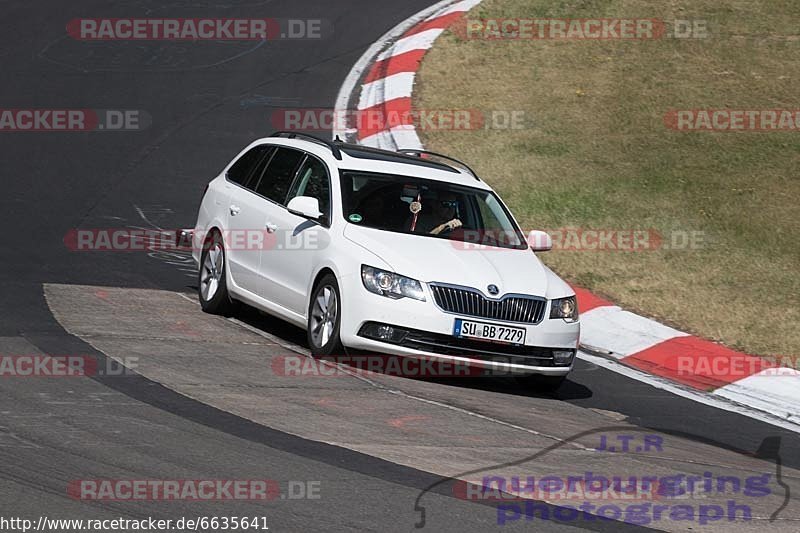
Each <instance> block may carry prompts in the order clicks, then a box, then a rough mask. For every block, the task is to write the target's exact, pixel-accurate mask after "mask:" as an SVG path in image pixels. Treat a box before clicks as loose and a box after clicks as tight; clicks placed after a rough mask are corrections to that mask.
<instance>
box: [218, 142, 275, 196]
mask: <svg viewBox="0 0 800 533" xmlns="http://www.w3.org/2000/svg"><path fill="white" fill-rule="evenodd" d="M271 152H272V146H269V145H266V144H262V145H259V146H255V147H253V148H251V149H250V150H248V151H247V152H246V153H245V154H244V155H242V157H240V158H239V159H237V160H236V162H235V163H234V164H233V165H232V166H231V168H229V169H228V173H227V178H228V179H229V180H230V181H232V182H234V183H237V184H239V185H241V186H242V187H247V186H248V184H249V185H251V186H252V183H253V182H254V179H253V178H254V177H256V178H257V176H258V174H259V173H260V171H261V170H263V167H261V165H259V164H262V165H263V164H265V161H266V159H267V158H268V156H269V154H270V153H271ZM259 167H261V168H259Z"/></svg>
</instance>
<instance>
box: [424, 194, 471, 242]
mask: <svg viewBox="0 0 800 533" xmlns="http://www.w3.org/2000/svg"><path fill="white" fill-rule="evenodd" d="M431 206H432V207H431ZM413 207H414V206H413V205H412V208H413ZM421 207H422V209H421V211H420V212H419V216H418V219H417V224H416V228H415V230H416V231H427V232H428V233H430V234H431V235H438V234H440V233H442V232H443V231H453V230H454V229H456V228H460V227H461V226H462V223H461V220H460V219H459V218H458V200H456V196H455V194H453V193H450V192H443V193H441V194H440V195H439V196H438V198H432V199H430V200H428V201H426V202H425V203H424V205H422V206H421ZM426 208H427V209H426ZM412 211H413V209H412ZM426 211H427V213H426Z"/></svg>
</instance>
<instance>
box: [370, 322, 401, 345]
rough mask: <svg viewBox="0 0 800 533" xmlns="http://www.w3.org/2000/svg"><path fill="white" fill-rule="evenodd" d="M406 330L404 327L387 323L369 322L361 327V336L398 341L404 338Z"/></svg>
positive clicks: (385, 340)
mask: <svg viewBox="0 0 800 533" xmlns="http://www.w3.org/2000/svg"><path fill="white" fill-rule="evenodd" d="M407 334H408V332H407V331H406V330H404V329H401V328H397V327H394V326H389V325H388V324H376V323H374V322H371V323H369V324H365V325H364V326H363V327H362V328H361V336H362V337H369V338H370V339H375V340H378V341H383V342H392V343H400V342H402V341H403V339H405V338H406V335H407Z"/></svg>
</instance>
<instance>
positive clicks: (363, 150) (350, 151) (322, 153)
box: [253, 136, 491, 190]
mask: <svg viewBox="0 0 800 533" xmlns="http://www.w3.org/2000/svg"><path fill="white" fill-rule="evenodd" d="M312 139H313V140H309V139H307V138H305V137H303V138H301V137H296V138H287V137H276V136H273V137H264V138H262V139H259V140H258V141H256V142H254V143H253V144H254V145H255V144H278V145H282V146H287V147H292V148H299V149H302V150H305V151H307V152H310V153H312V154H314V155H316V156H319V157H322V158H324V159H325V160H327V161H328V162H333V163H334V164H335V166H336V167H337V168H338V169H339V170H353V171H362V172H375V173H381V174H396V175H399V176H408V177H414V178H422V179H431V180H435V181H443V182H447V183H452V184H455V185H462V186H467V187H474V188H477V189H488V190H490V189H491V187H489V186H488V185H487V184H486V183H485V182H484V181H482V180H481V179H480V178H478V177H477V176H475V175H474V174H473V173H471V172H468V171H467V170H466V169H468V168H469V167H467V166H466V165H465V164H464V163H461V165H463V166H464V167H466V168H459V167H458V166H457V165H455V164H453V165H451V164H448V163H446V162H441V161H438V160H434V159H428V158H423V157H417V156H414V155H407V154H403V153H400V152H392V151H390V150H381V149H378V148H371V147H367V146H362V145H358V144H350V143H344V142H339V141H325V140H322V139H317V138H312ZM337 149H338V150H337ZM336 151H338V154H336V153H335V152H336ZM336 155H339V157H340V158H341V159H340V158H338V157H336ZM436 155H437V156H438V154H436ZM439 157H446V156H439ZM453 161H454V162H456V163H460V162H458V161H455V160H453Z"/></svg>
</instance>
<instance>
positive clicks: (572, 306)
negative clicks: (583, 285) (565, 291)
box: [550, 296, 578, 322]
mask: <svg viewBox="0 0 800 533" xmlns="http://www.w3.org/2000/svg"><path fill="white" fill-rule="evenodd" d="M550 318H563V319H564V320H566V321H567V322H575V321H576V320H578V302H577V301H576V300H575V297H574V296H570V297H568V298H559V299H558V300H553V302H552V304H551V305H550Z"/></svg>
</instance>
